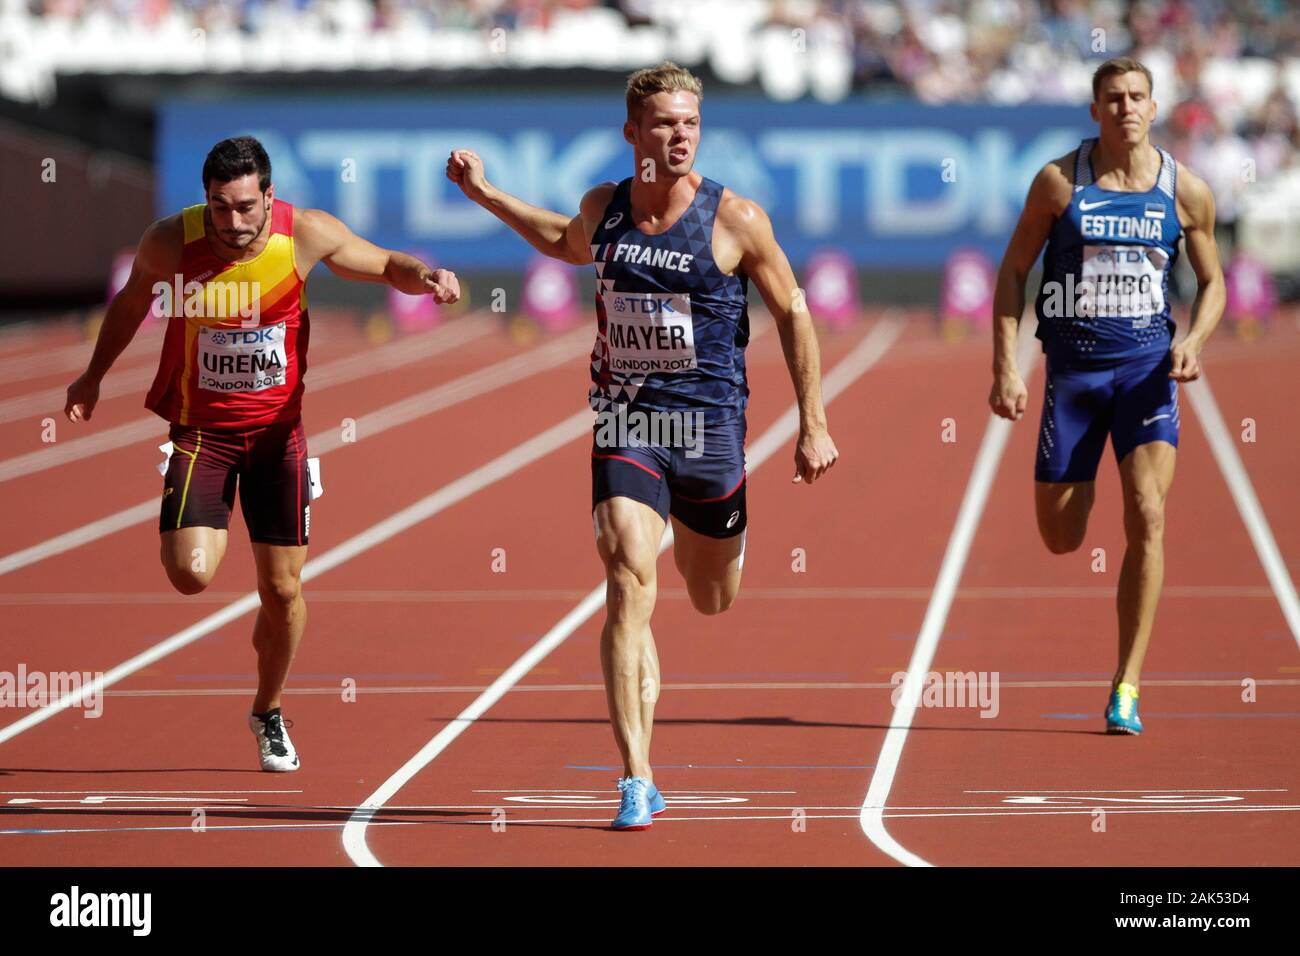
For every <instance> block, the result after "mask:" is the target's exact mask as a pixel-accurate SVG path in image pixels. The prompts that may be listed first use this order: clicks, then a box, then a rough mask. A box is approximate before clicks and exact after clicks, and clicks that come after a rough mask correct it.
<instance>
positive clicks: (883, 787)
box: [859, 316, 1037, 866]
mask: <svg viewBox="0 0 1300 956" xmlns="http://www.w3.org/2000/svg"><path fill="white" fill-rule="evenodd" d="M1036 328H1037V321H1036V320H1035V319H1034V318H1033V317H1032V316H1026V317H1025V318H1023V319H1022V320H1021V322H1020V330H1019V333H1020V341H1019V343H1018V345H1017V348H1016V352H1017V355H1016V361H1017V367H1018V368H1020V369H1021V370H1022V376H1023V377H1024V378H1026V379H1027V378H1028V377H1029V376H1030V374H1031V373H1032V371H1033V368H1034V366H1035V364H1036V360H1037V354H1036V351H1037V350H1036V349H1035V348H1034V346H1035V345H1036V344H1037V341H1036V339H1035V338H1034V335H1033V333H1034V331H1035V330H1036ZM1011 427H1012V422H1010V421H1008V420H1007V419H1005V418H1000V417H998V416H996V415H994V414H992V413H990V414H989V423H988V426H987V427H986V428H985V430H984V437H983V438H982V439H981V440H980V446H979V450H978V451H977V452H976V454H975V463H974V464H973V465H972V466H971V476H970V478H969V479H968V481H967V484H966V492H965V494H964V495H963V496H962V501H961V506H960V507H959V508H958V510H957V521H956V523H955V524H954V525H953V529H952V536H951V537H950V538H949V539H948V546H947V548H946V549H945V550H944V555H943V563H942V564H941V565H940V566H939V576H938V578H937V580H936V581H935V584H934V594H933V595H932V596H931V598H930V603H929V604H928V605H927V606H926V609H925V617H924V619H923V620H922V622H921V630H920V633H919V634H918V635H917V638H916V645H915V647H914V648H913V650H912V659H911V661H910V662H909V663H908V667H907V677H906V679H905V680H904V682H903V688H902V689H903V693H902V695H901V696H900V698H899V701H898V703H897V704H896V705H895V706H894V712H893V716H892V717H891V719H890V721H889V730H888V731H886V732H885V740H884V743H883V744H882V745H881V748H880V756H879V757H877V758H876V760H875V770H873V771H872V772H871V783H870V785H869V786H868V788H867V794H866V796H865V797H864V798H863V801H862V812H861V815H860V817H859V823H860V825H861V827H862V832H863V833H865V834H866V835H867V839H869V840H870V841H871V842H872V843H874V844H875V845H876V846H878V847H879V848H880V849H881V850H883V851H884V852H885V853H887V854H888V855H889V856H891V857H893V858H894V859H895V860H897V861H898V862H900V863H902V864H904V865H905V866H931V865H932V864H930V863H927V862H926V861H925V860H923V859H922V858H921V857H919V856H917V855H916V854H915V853H913V852H911V851H910V850H908V849H906V848H905V847H903V845H902V844H900V843H899V842H898V841H897V840H895V839H894V838H893V837H892V836H890V835H889V833H888V831H886V830H885V824H884V820H883V816H882V814H883V811H884V807H885V804H886V801H887V800H888V799H889V791H890V788H891V787H892V786H893V784H894V774H895V773H897V772H898V763H899V760H900V759H901V758H902V756H903V745H904V743H905V742H906V741H907V732H908V731H909V730H910V729H911V726H912V720H913V718H914V717H915V715H916V708H917V705H918V704H919V703H920V700H921V687H922V682H923V675H924V674H926V673H928V672H929V671H930V665H931V664H932V663H933V661H934V655H935V651H936V650H937V649H938V646H939V638H940V637H941V636H942V635H943V626H944V623H945V622H946V621H947V620H948V611H949V609H950V608H951V607H952V602H953V598H954V597H955V595H956V592H957V585H958V583H960V581H961V574H962V570H963V569H964V568H965V566H966V558H967V556H968V555H969V554H970V548H971V544H972V542H973V541H974V540H975V529H976V528H977V527H978V526H979V521H980V516H981V515H982V514H983V513H984V505H985V503H986V502H987V501H988V496H989V491H990V489H991V488H992V486H993V477H994V475H996V474H997V470H998V463H999V462H1000V461H1001V460H1002V454H1003V452H1004V451H1005V450H1006V446H1007V442H1008V441H1009V440H1010V438H1011ZM1022 427H1025V428H1027V427H1029V426H1028V424H1027V423H1023V422H1022Z"/></svg>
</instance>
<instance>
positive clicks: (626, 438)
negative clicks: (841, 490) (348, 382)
mask: <svg viewBox="0 0 1300 956" xmlns="http://www.w3.org/2000/svg"><path fill="white" fill-rule="evenodd" d="M701 97H702V88H701V86H700V82H699V80H698V79H696V78H695V77H694V76H692V75H691V74H690V73H689V72H688V71H686V70H684V69H682V68H680V67H678V66H676V65H674V64H672V63H665V64H663V65H662V66H659V67H655V68H653V69H647V70H641V71H639V72H637V73H634V74H633V75H632V76H631V78H630V79H629V80H628V87H627V122H626V123H625V124H624V127H623V136H624V138H625V139H626V140H627V141H628V143H630V144H631V145H632V147H633V150H634V158H635V167H634V169H635V174H634V175H633V176H632V177H629V178H628V179H625V180H623V181H622V182H620V183H617V184H615V183H604V184H602V185H599V186H596V187H595V188H593V189H591V190H589V191H588V192H587V194H586V195H585V196H584V197H583V199H582V203H581V211H580V212H579V214H578V215H577V216H573V217H570V216H566V215H562V214H560V213H555V212H548V211H547V210H544V209H538V208H536V207H534V206H530V205H528V204H527V203H524V202H523V201H521V200H520V199H518V198H516V197H514V196H511V195H509V194H507V193H504V192H502V191H501V190H500V189H497V188H495V187H494V186H492V185H491V184H490V183H489V182H488V181H487V179H486V178H485V176H484V170H483V163H482V161H481V160H480V159H479V157H478V156H477V155H475V154H474V153H473V152H471V151H469V150H456V151H454V152H453V153H452V154H451V157H450V159H449V160H448V163H447V176H448V178H450V179H451V180H452V181H453V182H455V183H456V184H457V185H459V186H460V188H461V189H462V190H463V191H464V192H465V195H466V196H468V197H469V198H470V199H471V200H473V201H474V202H476V203H478V204H479V205H481V206H483V207H484V208H485V209H487V210H488V211H489V212H491V213H492V214H493V215H495V216H496V217H497V218H498V219H500V220H501V221H502V222H504V223H505V224H506V225H508V226H509V227H510V228H511V229H513V230H514V231H515V232H517V233H519V235H520V236H522V237H523V238H524V239H526V240H527V241H528V242H529V243H530V244H531V245H532V246H533V247H534V248H536V249H537V250H539V251H540V252H542V253H544V254H545V255H548V256H551V257H553V258H556V259H560V260H563V261H565V262H570V263H573V264H575V265H584V264H587V263H592V264H594V265H595V268H596V276H597V292H596V319H597V333H596V345H595V348H594V350H593V351H592V355H591V378H592V384H591V389H590V393H589V394H590V399H591V404H592V407H593V409H595V411H596V413H597V416H596V425H595V429H594V432H593V448H592V456H591V476H592V512H593V519H594V522H595V531H596V546H597V550H598V551H599V553H600V556H601V559H602V561H603V562H604V564H605V570H606V577H607V581H608V592H607V600H606V619H605V625H604V628H603V630H602V631H601V665H602V669H603V671H604V674H605V688H606V694H607V698H608V702H609V711H610V719H611V722H612V724H613V729H614V737H615V740H616V741H617V743H618V748H619V750H620V752H621V753H622V757H623V767H624V776H623V777H622V778H620V780H619V790H620V791H622V801H621V806H620V808H619V813H618V816H617V817H616V818H615V819H614V823H613V826H614V828H615V829H620V830H641V829H645V828H647V827H649V826H650V824H651V822H652V816H653V815H654V814H656V813H659V812H662V810H663V809H664V808H665V806H666V805H665V803H664V800H663V797H662V795H660V793H659V791H658V789H657V788H656V787H655V785H654V774H653V770H652V769H651V766H650V736H651V729H652V726H653V719H654V706H655V701H656V699H657V698H658V695H659V660H658V656H657V654H656V652H655V643H654V637H653V636H652V634H651V632H650V616H651V613H652V611H653V610H654V603H655V590H656V573H655V564H656V559H657V557H658V553H659V544H660V541H661V540H662V538H663V535H664V531H665V529H666V527H667V523H668V521H669V519H670V518H671V520H672V523H673V535H674V542H675V543H674V547H673V557H674V559H675V562H676V564H677V568H678V570H679V571H680V572H681V574H682V576H683V577H684V578H685V580H686V586H687V590H688V592H689V593H690V597H691V602H692V603H693V604H694V605H695V607H696V608H697V609H698V610H700V611H701V612H703V613H705V614H717V613H720V612H722V611H725V610H726V609H727V608H729V607H730V606H731V604H732V602H733V601H734V600H735V598H736V594H737V592H738V591H739V589H740V576H741V568H742V566H743V564H744V553H745V528H746V513H745V453H744V442H745V406H746V401H747V399H748V395H749V388H748V385H747V384H746V380H745V351H744V350H745V346H746V344H747V343H748V341H749V315H748V311H747V306H746V287H747V285H748V282H749V280H751V279H752V280H753V282H754V284H755V285H756V286H757V287H758V291H759V293H760V294H761V295H762V297H763V301H764V302H765V303H766V305H767V308H768V310H769V311H770V312H771V313H772V316H773V319H774V320H775V324H776V328H777V331H778V333H779V334H780V337H781V345H782V348H783V349H784V352H785V359H786V364H787V365H788V366H789V369H790V376H791V379H792V380H793V382H794V390H795V394H796V396H797V398H798V405H799V423H800V428H799V439H798V442H797V444H796V446H795V453H794V458H795V471H796V473H795V476H794V480H795V481H802V482H806V483H808V484H811V483H812V482H814V481H816V480H817V479H818V478H820V477H821V476H822V475H824V474H825V473H826V471H827V469H829V468H830V467H831V466H832V465H833V464H834V463H835V460H836V458H837V457H838V454H839V453H838V452H837V451H836V448H835V443H834V442H833V441H831V437H830V434H829V433H828V432H827V427H826V412H825V409H824V408H823V405H822V396H821V359H820V353H819V350H818V345H817V337H816V334H815V332H814V330H813V325H812V318H811V316H809V314H808V310H807V308H806V306H805V304H804V301H803V295H802V294H801V293H800V292H799V289H798V288H797V286H796V282H795V277H794V272H793V271H792V270H791V268H790V264H789V262H788V260H787V259H786V256H785V253H784V252H783V251H782V249H781V247H780V246H779V245H778V244H777V242H776V238H775V236H774V235H773V233H772V224H771V221H770V220H769V219H768V217H767V214H766V213H765V212H764V211H763V210H762V209H761V208H760V207H759V206H758V205H757V204H755V203H754V202H752V201H750V200H748V199H743V198H741V197H740V196H737V195H736V194H735V193H733V192H731V191H730V190H729V189H727V188H725V187H724V186H722V185H721V184H719V183H716V182H714V181H713V180H711V179H707V178H705V177H703V176H701V175H700V174H699V173H697V172H694V171H693V170H692V167H693V165H694V162H695V155H696V150H697V148H698V146H699V142H700V99H701Z"/></svg>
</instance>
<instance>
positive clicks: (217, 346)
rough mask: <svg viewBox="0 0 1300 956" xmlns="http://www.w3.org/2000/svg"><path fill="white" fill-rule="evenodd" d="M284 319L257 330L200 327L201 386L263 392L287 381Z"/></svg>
mask: <svg viewBox="0 0 1300 956" xmlns="http://www.w3.org/2000/svg"><path fill="white" fill-rule="evenodd" d="M284 335H285V327H284V323H283V322H278V323H276V324H275V325H263V326H259V327H257V328H255V329H242V328H235V329H221V328H209V327H208V326H206V325H201V326H199V343H198V352H199V354H198V359H199V388H205V389H208V390H209V391H213V392H261V391H264V390H266V389H268V388H275V386H277V385H283V384H284V382H285V369H286V367H287V364H288V363H287V359H286V358H285V352H284Z"/></svg>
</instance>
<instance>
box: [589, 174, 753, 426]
mask: <svg viewBox="0 0 1300 956" xmlns="http://www.w3.org/2000/svg"><path fill="white" fill-rule="evenodd" d="M722 189H723V187H722V186H721V185H720V184H719V183H716V182H714V181H713V180H711V179H704V180H702V181H701V182H700V185H699V188H698V189H697V190H696V192H695V198H694V199H692V200H691V204H690V206H688V207H687V209H686V211H685V212H684V213H682V215H681V218H679V219H678V220H677V222H675V223H673V226H672V228H671V229H669V230H668V231H667V232H664V233H662V234H661V235H657V236H647V235H645V234H644V233H642V232H641V231H640V230H639V229H637V228H636V226H635V225H634V224H633V222H632V207H631V195H632V180H631V179H630V178H629V179H625V180H623V181H622V182H621V183H619V184H618V186H617V188H616V189H615V190H614V195H613V198H611V199H610V202H609V205H608V206H607V207H606V208H605V212H604V215H603V216H602V217H601V222H600V225H599V227H598V228H597V229H596V232H595V234H594V235H593V236H592V237H591V255H592V259H593V261H594V264H595V266H596V344H595V347H594V348H593V349H592V353H591V381H592V385H591V389H590V391H589V393H588V395H589V399H590V402H591V407H592V408H593V409H595V410H596V411H597V412H608V411H614V410H617V408H618V407H619V406H625V407H626V408H627V409H628V410H646V411H667V412H671V411H700V412H703V413H704V420H705V421H706V422H712V423H720V422H725V421H732V420H734V419H737V418H741V417H743V415H744V413H745V406H746V402H747V400H748V397H749V386H748V384H747V383H746V380H745V346H746V345H747V344H748V342H749V311H748V307H747V304H746V298H745V292H746V287H747V285H748V278H747V277H746V276H745V275H744V274H743V273H737V274H736V275H733V276H729V275H725V274H724V273H723V272H722V271H721V270H720V269H719V268H718V265H717V263H716V262H715V261H714V259H713V222H714V218H715V216H716V215H717V211H718V203H719V202H720V201H721V199H722Z"/></svg>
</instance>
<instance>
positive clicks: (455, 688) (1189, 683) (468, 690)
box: [15, 677, 1300, 709]
mask: <svg viewBox="0 0 1300 956" xmlns="http://www.w3.org/2000/svg"><path fill="white" fill-rule="evenodd" d="M1110 683H1111V682H1110V680H1108V679H1107V680H1076V681H1064V680H1060V681H1005V680H1004V681H999V682H998V686H999V687H1001V688H1003V689H1006V688H1021V689H1039V688H1059V687H1086V688H1094V687H1109V686H1110ZM1143 683H1144V684H1146V685H1148V686H1150V687H1240V686H1241V681H1239V680H1145V681H1143ZM1255 683H1256V685H1257V686H1259V687H1296V686H1300V678H1290V677H1286V678H1278V679H1276V680H1271V679H1269V678H1262V679H1259V680H1256V681H1255ZM489 686H490V685H488V684H446V685H444V684H416V685H400V684H398V685H392V686H386V685H379V686H367V685H365V684H358V685H357V687H356V688H355V691H356V693H358V694H481V693H482V692H483V691H485V690H487V689H488V687H489ZM895 686H896V685H894V684H890V683H885V682H874V683H849V682H825V683H807V682H804V683H788V682H775V681H769V682H759V681H753V682H749V683H727V684H698V683H693V684H664V685H663V689H664V690H893V689H894V688H895ZM255 690H256V688H255V687H254V686H253V685H251V684H250V685H248V686H245V687H174V688H173V687H167V688H152V689H138V690H106V691H104V692H103V696H105V697H240V696H244V697H246V696H248V695H249V694H251V693H253V692H254V691H255ZM604 690H605V686H604V685H603V684H516V685H515V686H514V687H512V688H511V689H510V693H512V694H513V693H544V694H555V693H571V692H574V691H601V692H603V691H604ZM284 693H285V694H297V695H302V696H320V697H332V696H335V695H337V694H338V693H339V687H337V686H333V687H331V686H326V687H286V688H285V689H284ZM15 709H18V708H15Z"/></svg>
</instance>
